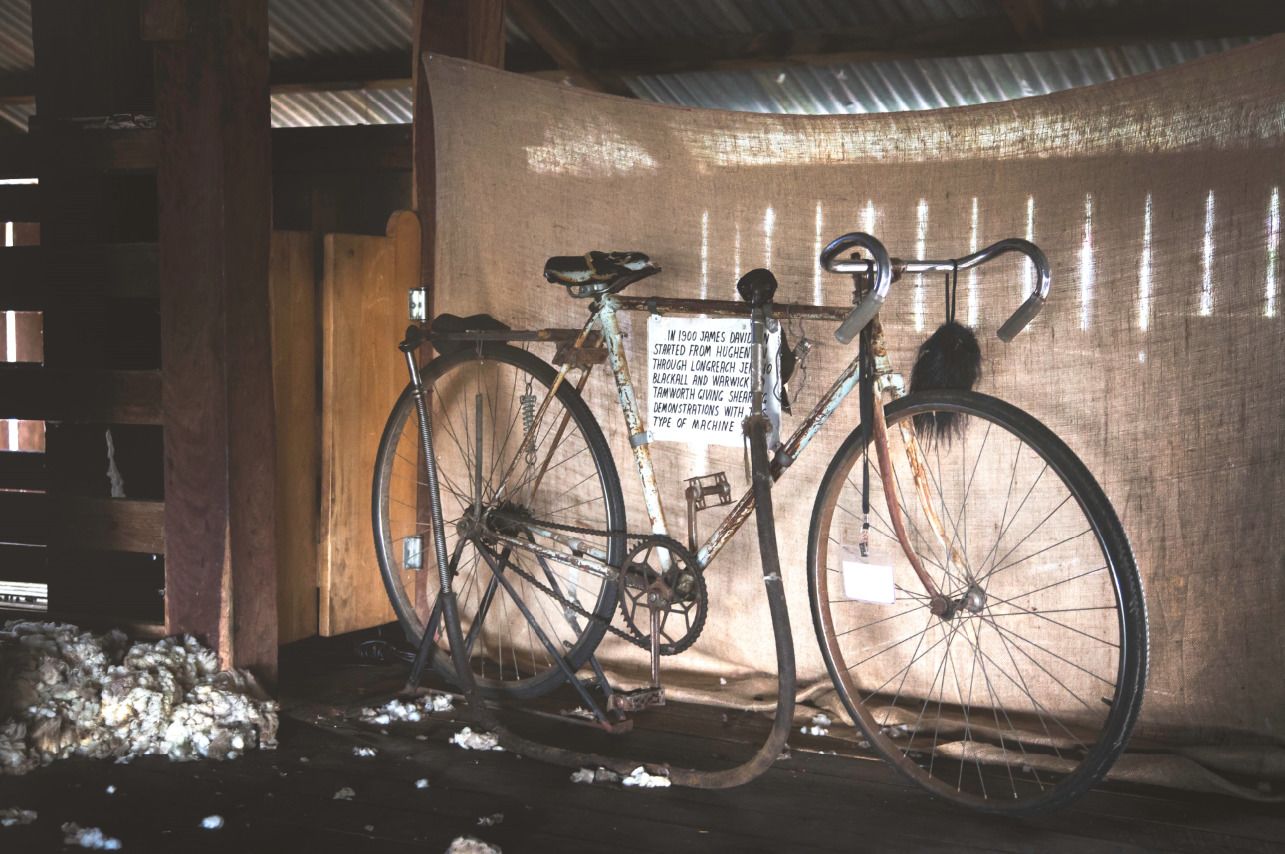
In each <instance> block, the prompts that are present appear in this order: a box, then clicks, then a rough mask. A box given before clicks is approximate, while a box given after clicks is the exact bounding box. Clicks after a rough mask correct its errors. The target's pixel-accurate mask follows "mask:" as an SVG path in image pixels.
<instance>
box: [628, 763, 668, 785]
mask: <svg viewBox="0 0 1285 854" xmlns="http://www.w3.org/2000/svg"><path fill="white" fill-rule="evenodd" d="M620 782H622V783H624V784H625V785H626V786H637V787H638V788H640V789H663V788H665V787H666V786H668V785H669V778H668V777H665V776H663V775H660V774H649V773H647V769H646V768H644V767H643V766H641V765H639V766H638V767H637V768H635V769H634V770H633V771H631V772H629V776H628V777H625V778H623V779H622V780H621V781H620Z"/></svg>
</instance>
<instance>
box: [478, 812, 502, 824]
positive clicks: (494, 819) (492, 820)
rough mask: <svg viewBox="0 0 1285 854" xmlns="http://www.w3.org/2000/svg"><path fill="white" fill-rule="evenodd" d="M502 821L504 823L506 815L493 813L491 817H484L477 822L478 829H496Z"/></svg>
mask: <svg viewBox="0 0 1285 854" xmlns="http://www.w3.org/2000/svg"><path fill="white" fill-rule="evenodd" d="M502 821H504V813H502V812H496V813H491V814H490V815H484V816H482V817H481V818H479V819H478V820H477V826H478V827H495V826H496V825H497V824H499V823H500V822H502Z"/></svg>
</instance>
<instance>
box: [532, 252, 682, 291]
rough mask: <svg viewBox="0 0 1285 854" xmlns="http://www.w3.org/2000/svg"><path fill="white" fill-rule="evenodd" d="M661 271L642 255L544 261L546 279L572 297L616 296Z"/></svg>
mask: <svg viewBox="0 0 1285 854" xmlns="http://www.w3.org/2000/svg"><path fill="white" fill-rule="evenodd" d="M659 272H660V268H659V267H657V266H656V265H654V264H652V263H651V259H650V258H648V257H647V256H646V255H644V254H643V253H641V252H587V253H585V254H584V255H582V256H579V257H577V256H575V255H558V256H554V257H553V258H550V259H549V260H548V261H545V262H544V278H545V280H546V281H548V282H551V283H552V284H555V285H563V286H564V287H566V289H567V291H568V293H570V294H571V296H573V297H591V296H598V295H599V294H614V293H616V292H617V291H622V290H624V289H625V288H626V287H628V286H629V285H631V284H633V283H634V282H636V281H638V280H639V279H645V278H647V277H648V276H651V275H654V274H656V273H659Z"/></svg>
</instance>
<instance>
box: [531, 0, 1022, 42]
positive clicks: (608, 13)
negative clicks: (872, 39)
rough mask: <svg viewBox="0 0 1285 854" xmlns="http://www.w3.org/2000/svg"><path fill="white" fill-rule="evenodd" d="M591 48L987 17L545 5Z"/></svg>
mask: <svg viewBox="0 0 1285 854" xmlns="http://www.w3.org/2000/svg"><path fill="white" fill-rule="evenodd" d="M551 2H552V5H553V6H554V8H556V9H557V10H558V13H559V14H561V15H562V16H563V17H564V18H566V19H567V23H568V24H570V25H571V27H572V29H574V30H575V31H576V33H577V34H578V35H579V36H581V37H582V38H584V39H586V40H588V41H589V42H591V43H593V44H601V45H611V44H626V43H629V42H633V41H638V40H646V41H652V40H664V39H667V38H675V37H677V38H701V37H711V36H719V35H734V34H740V35H749V34H751V33H762V32H774V31H776V32H779V31H787V32H788V31H807V30H836V29H854V28H857V27H861V26H863V25H864V26H875V25H878V26H880V27H889V26H906V27H915V26H920V27H924V26H936V25H943V24H950V23H957V22H959V21H969V20H979V19H984V18H987V17H993V16H994V15H995V14H996V11H997V7H996V5H995V3H994V2H981V0H878V2H864V3H853V2H850V0H706V2H699V3H693V2H690V0H649V2H636V0H551Z"/></svg>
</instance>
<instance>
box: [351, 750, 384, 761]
mask: <svg viewBox="0 0 1285 854" xmlns="http://www.w3.org/2000/svg"><path fill="white" fill-rule="evenodd" d="M376 753H378V751H377V750H375V748H373V747H354V748H353V749H352V755H353V756H356V757H357V758H358V759H372V758H374V756H375V754H376Z"/></svg>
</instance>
